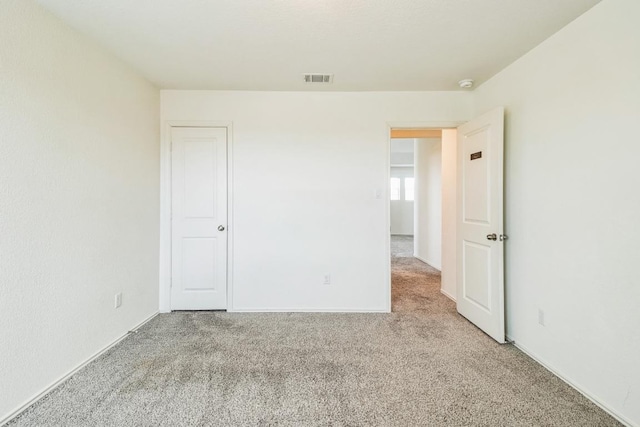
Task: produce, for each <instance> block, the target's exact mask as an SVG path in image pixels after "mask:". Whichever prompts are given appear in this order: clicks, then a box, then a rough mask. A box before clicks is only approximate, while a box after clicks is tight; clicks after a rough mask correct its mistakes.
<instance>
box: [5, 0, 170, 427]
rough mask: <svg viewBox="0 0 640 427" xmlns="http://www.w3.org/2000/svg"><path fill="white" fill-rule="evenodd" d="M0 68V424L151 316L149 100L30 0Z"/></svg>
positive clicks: (153, 110)
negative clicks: (117, 298) (118, 299)
mask: <svg viewBox="0 0 640 427" xmlns="http://www.w3.org/2000/svg"><path fill="white" fill-rule="evenodd" d="M0 61H1V65H0V123H1V126H0V152H1V153H2V154H1V155H0V236H2V237H1V238H0V423H1V421H2V419H3V418H5V417H7V416H8V415H9V414H11V413H12V412H13V411H14V410H16V409H17V408H19V407H20V406H21V405H22V404H24V403H25V402H27V401H28V400H30V399H31V398H32V397H34V396H35V395H37V394H38V393H39V392H40V391H42V390H44V389H45V388H47V387H48V386H49V385H50V384H52V383H53V382H55V381H56V380H57V379H59V378H61V377H62V376H64V375H65V374H66V373H68V372H69V371H71V370H72V369H74V368H75V367H77V366H78V365H79V364H80V363H82V362H84V361H86V360H87V359H88V358H89V357H90V356H92V355H93V354H94V353H96V352H98V351H99V350H101V349H102V348H104V347H105V346H106V345H108V344H110V343H111V342H113V341H114V340H115V339H117V338H118V337H120V336H122V335H123V334H125V333H126V331H127V330H128V329H130V328H132V327H134V326H135V325H136V324H138V323H139V322H141V321H142V320H144V319H146V318H148V317H149V316H150V315H152V314H153V313H154V312H156V311H157V306H158V289H157V281H158V272H157V271H158V261H157V258H158V196H159V195H158V191H159V190H158V173H159V172H158V163H159V158H158V157H159V156H158V152H159V150H158V142H159V136H158V133H159V132H158V128H159V120H158V119H159V117H158V116H159V93H158V90H157V89H156V88H154V87H153V86H151V85H150V84H148V83H147V82H146V81H144V80H143V79H141V78H139V77H138V76H137V75H136V74H134V73H133V72H132V71H130V70H129V68H128V67H126V66H124V65H123V64H122V63H120V62H119V61H118V60H116V59H114V58H113V57H112V56H111V55H109V54H106V53H104V51H103V50H102V49H100V48H98V47H97V46H95V45H94V44H93V43H92V42H90V41H88V40H87V39H85V38H84V37H83V36H80V35H79V34H77V33H76V32H74V31H73V30H71V29H69V28H68V27H66V26H64V25H62V24H61V23H60V22H59V21H58V20H57V19H55V18H53V17H52V16H50V15H49V14H48V13H46V12H44V11H43V10H42V9H41V8H40V7H38V6H35V5H34V4H32V3H31V2H30V1H24V0H5V1H3V2H2V13H0ZM117 292H123V294H124V295H123V303H122V307H121V308H120V309H118V310H115V309H114V307H113V305H114V295H115V294H116V293H117Z"/></svg>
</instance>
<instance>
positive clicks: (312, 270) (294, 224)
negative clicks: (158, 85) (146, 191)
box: [161, 91, 471, 311]
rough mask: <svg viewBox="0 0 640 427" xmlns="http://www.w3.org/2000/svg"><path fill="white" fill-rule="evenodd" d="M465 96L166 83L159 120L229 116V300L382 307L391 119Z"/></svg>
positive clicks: (459, 112) (266, 305) (424, 115)
mask: <svg viewBox="0 0 640 427" xmlns="http://www.w3.org/2000/svg"><path fill="white" fill-rule="evenodd" d="M470 98H471V94H469V93H463V92H369V93H355V92H351V93H350V92H342V93H335V92H332V93H317V92H316V93H312V92H214V91H162V120H163V121H164V120H186V119H189V120H218V121H225V120H226V121H233V221H234V230H233V307H232V308H233V309H237V310H269V309H271V310H287V309H297V310H363V311H371V310H388V309H389V288H388V277H389V272H388V268H389V258H388V256H387V239H388V234H389V228H388V224H387V215H388V211H387V203H386V201H385V199H386V198H387V197H388V194H387V189H388V186H389V183H388V174H389V165H388V163H387V162H388V159H389V151H388V150H389V128H388V125H387V122H404V123H406V122H417V121H423V122H424V121H458V120H460V121H464V120H466V119H469V118H470V110H471V103H470ZM377 190H380V191H381V197H380V199H376V198H375V194H376V191H377ZM257 213H258V214H257ZM325 274H331V280H332V284H331V285H328V286H327V285H323V280H324V275H325ZM163 300H164V301H166V299H161V301H163ZM167 308H168V307H167V306H166V305H165V306H161V309H164V310H166V309H167Z"/></svg>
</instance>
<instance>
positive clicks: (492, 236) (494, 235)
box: [487, 233, 498, 241]
mask: <svg viewBox="0 0 640 427" xmlns="http://www.w3.org/2000/svg"><path fill="white" fill-rule="evenodd" d="M487 240H493V241H496V240H498V235H497V234H496V233H491V234H487Z"/></svg>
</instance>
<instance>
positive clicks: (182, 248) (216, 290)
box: [171, 127, 227, 310]
mask: <svg viewBox="0 0 640 427" xmlns="http://www.w3.org/2000/svg"><path fill="white" fill-rule="evenodd" d="M226 228H227V129H226V128H205V127H202V128H195V127H194V128H188V127H173V128H171V309H172V310H219V309H226V308H227V230H226Z"/></svg>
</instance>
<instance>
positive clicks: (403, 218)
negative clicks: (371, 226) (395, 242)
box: [389, 152, 413, 236]
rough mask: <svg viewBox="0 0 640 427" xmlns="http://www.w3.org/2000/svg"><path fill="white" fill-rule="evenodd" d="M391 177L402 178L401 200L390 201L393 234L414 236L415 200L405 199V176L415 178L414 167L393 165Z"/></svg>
mask: <svg viewBox="0 0 640 427" xmlns="http://www.w3.org/2000/svg"><path fill="white" fill-rule="evenodd" d="M391 154H392V155H393V154H394V153H393V152H391ZM412 157H413V156H412ZM391 177H392V178H399V179H400V200H391V201H390V203H391V206H390V208H389V210H390V213H391V234H400V235H405V236H413V200H406V199H405V178H413V167H403V168H398V167H393V166H392V167H391Z"/></svg>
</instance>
